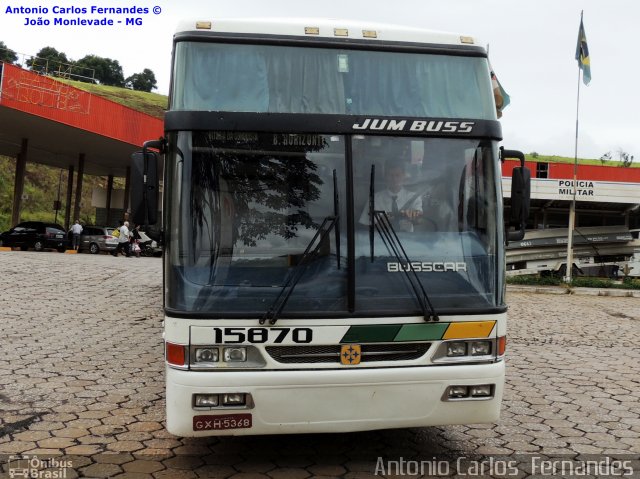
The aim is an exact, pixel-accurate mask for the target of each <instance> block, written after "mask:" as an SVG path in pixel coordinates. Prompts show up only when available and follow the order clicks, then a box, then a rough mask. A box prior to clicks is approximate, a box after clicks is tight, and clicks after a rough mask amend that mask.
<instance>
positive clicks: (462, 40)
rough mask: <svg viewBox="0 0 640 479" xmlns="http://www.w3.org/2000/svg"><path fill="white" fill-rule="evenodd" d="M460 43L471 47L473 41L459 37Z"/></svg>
mask: <svg viewBox="0 0 640 479" xmlns="http://www.w3.org/2000/svg"><path fill="white" fill-rule="evenodd" d="M460 43H466V44H468V45H473V44H474V43H475V41H474V40H473V37H465V36H461V37H460Z"/></svg>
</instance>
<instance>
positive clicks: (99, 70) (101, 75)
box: [75, 55, 124, 87]
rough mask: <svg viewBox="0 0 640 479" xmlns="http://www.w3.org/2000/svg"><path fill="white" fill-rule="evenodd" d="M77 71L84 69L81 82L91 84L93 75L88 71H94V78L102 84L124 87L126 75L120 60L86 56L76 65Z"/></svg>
mask: <svg viewBox="0 0 640 479" xmlns="http://www.w3.org/2000/svg"><path fill="white" fill-rule="evenodd" d="M75 66H76V69H77V70H79V69H84V71H85V73H84V74H83V76H85V77H86V78H84V79H82V78H79V79H80V80H81V81H85V82H91V75H90V74H89V73H88V71H90V70H93V71H94V72H95V73H94V77H93V78H95V79H96V80H97V81H98V82H100V84H102V85H109V86H119V87H123V86H124V75H123V73H122V67H121V66H120V63H119V62H118V60H112V59H111V58H103V57H99V56H97V55H86V56H84V57H83V58H81V59H80V60H78V61H77V62H76V63H75Z"/></svg>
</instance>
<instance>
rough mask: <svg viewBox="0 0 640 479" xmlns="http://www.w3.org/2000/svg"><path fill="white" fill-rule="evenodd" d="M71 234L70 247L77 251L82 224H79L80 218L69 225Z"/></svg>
mask: <svg viewBox="0 0 640 479" xmlns="http://www.w3.org/2000/svg"><path fill="white" fill-rule="evenodd" d="M71 234H72V235H73V236H72V239H73V243H72V247H73V249H74V251H78V249H79V248H80V235H81V234H82V225H81V224H80V220H76V222H75V223H74V224H73V226H72V227H71Z"/></svg>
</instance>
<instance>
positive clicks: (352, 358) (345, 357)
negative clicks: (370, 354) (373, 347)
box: [340, 344, 362, 366]
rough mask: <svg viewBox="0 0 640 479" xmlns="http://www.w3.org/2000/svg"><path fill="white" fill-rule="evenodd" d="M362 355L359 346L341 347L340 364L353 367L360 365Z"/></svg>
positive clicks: (348, 345)
mask: <svg viewBox="0 0 640 479" xmlns="http://www.w3.org/2000/svg"><path fill="white" fill-rule="evenodd" d="M361 357H362V353H361V351H360V345H359V344H347V345H342V347H341V348H340V363H342V364H344V365H345V366H355V365H356V364H360V358H361Z"/></svg>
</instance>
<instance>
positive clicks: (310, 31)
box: [304, 27, 320, 35]
mask: <svg viewBox="0 0 640 479" xmlns="http://www.w3.org/2000/svg"><path fill="white" fill-rule="evenodd" d="M304 34H305V35H320V28H318V27H304Z"/></svg>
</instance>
